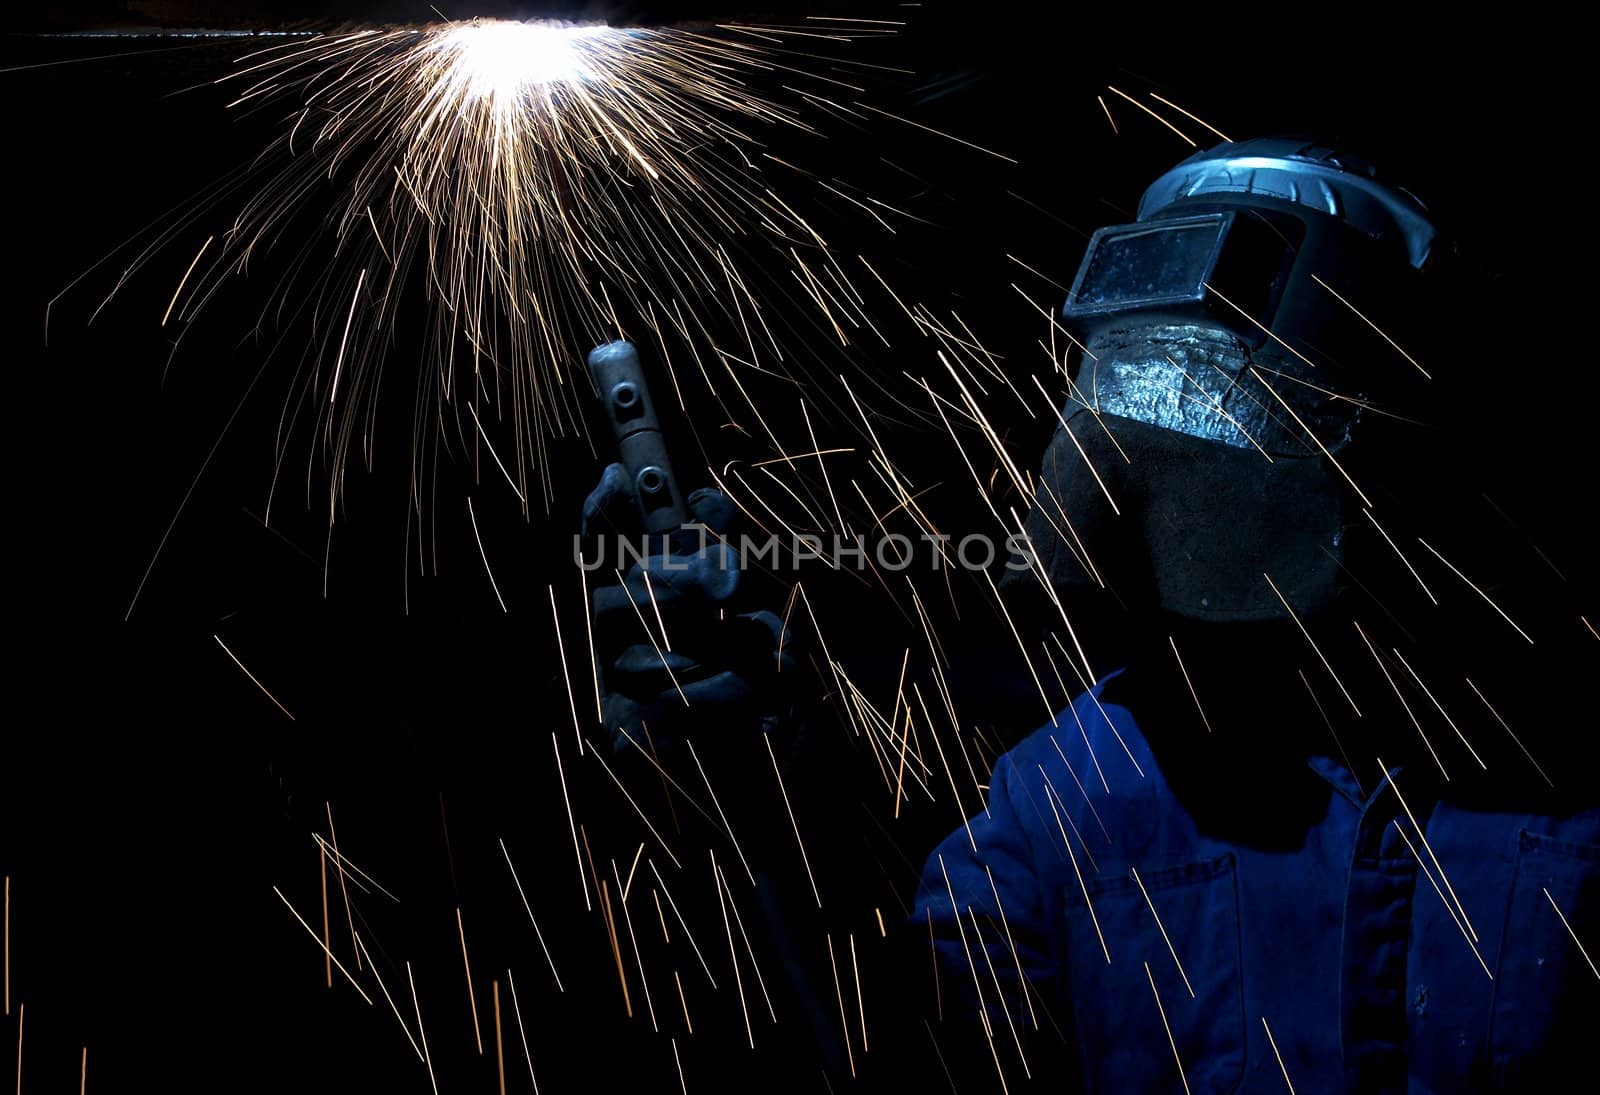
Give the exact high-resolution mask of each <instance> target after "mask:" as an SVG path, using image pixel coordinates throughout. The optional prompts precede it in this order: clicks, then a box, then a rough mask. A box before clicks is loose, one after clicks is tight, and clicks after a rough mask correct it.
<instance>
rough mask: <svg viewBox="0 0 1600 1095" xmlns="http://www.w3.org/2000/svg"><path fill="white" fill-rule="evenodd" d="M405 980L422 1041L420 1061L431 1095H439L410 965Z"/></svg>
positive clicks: (420, 1003)
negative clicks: (423, 1066) (426, 1076)
mask: <svg viewBox="0 0 1600 1095" xmlns="http://www.w3.org/2000/svg"><path fill="white" fill-rule="evenodd" d="M406 980H407V981H408V982H409V983H410V985H411V1006H412V1007H413V1008H415V1009H416V1012H417V1037H418V1038H420V1039H422V1061H423V1063H424V1064H425V1065H427V1066H428V1083H429V1084H430V1085H431V1086H432V1087H433V1095H439V1081H438V1080H436V1079H435V1078H434V1075H433V1055H432V1054H430V1053H429V1052H428V1034H427V1032H426V1031H424V1030H423V1029H422V1002H421V1001H420V1000H418V999H417V979H416V978H415V977H413V976H412V974H411V963H410V962H407V963H406Z"/></svg>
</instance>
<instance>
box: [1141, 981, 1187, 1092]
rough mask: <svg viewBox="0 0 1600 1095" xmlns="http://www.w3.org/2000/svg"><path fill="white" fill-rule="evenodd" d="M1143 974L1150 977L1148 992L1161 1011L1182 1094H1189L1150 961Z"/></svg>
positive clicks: (1157, 1008)
mask: <svg viewBox="0 0 1600 1095" xmlns="http://www.w3.org/2000/svg"><path fill="white" fill-rule="evenodd" d="M1144 975H1145V976H1146V977H1148V978H1149V979H1150V994H1151V995H1152V996H1154V997H1155V998H1156V1010H1157V1011H1159V1012H1160V1013H1161V1025H1162V1026H1163V1027H1165V1028H1166V1031H1167V1044H1168V1045H1169V1046H1171V1047H1172V1060H1173V1063H1175V1064H1176V1065H1177V1066H1178V1079H1179V1080H1182V1081H1183V1091H1184V1095H1189V1078H1188V1077H1187V1076H1185V1075H1184V1074H1183V1058H1182V1057H1179V1056H1178V1043H1177V1042H1175V1041H1173V1039H1172V1024H1170V1023H1168V1022H1167V1009H1166V1008H1164V1007H1162V1006H1161V993H1159V992H1157V991H1156V977H1155V974H1153V973H1151V972H1150V963H1149V962H1146V963H1145V964H1144Z"/></svg>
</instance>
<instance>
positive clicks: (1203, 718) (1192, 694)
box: [1167, 635, 1211, 996]
mask: <svg viewBox="0 0 1600 1095" xmlns="http://www.w3.org/2000/svg"><path fill="white" fill-rule="evenodd" d="M1167 641H1168V642H1169V643H1171V644H1172V656H1173V657H1174V658H1176V659H1177V660H1178V672H1180V673H1182V674H1183V683H1184V684H1186V685H1188V686H1189V696H1190V697H1191V698H1192V699H1193V700H1194V707H1195V710H1196V711H1198V712H1200V721H1201V722H1203V723H1205V724H1206V733H1208V734H1209V733H1211V720H1210V719H1208V718H1206V709H1205V708H1204V707H1202V706H1200V694H1199V693H1198V692H1196V691H1195V690H1194V682H1193V681H1192V680H1190V679H1189V671H1188V670H1187V669H1185V668H1184V667H1183V655H1182V654H1179V653H1178V640H1177V639H1175V638H1173V637H1172V636H1171V635H1168V636H1167ZM1189 995H1191V996H1193V995H1194V993H1193V992H1191V993H1190V994H1189Z"/></svg>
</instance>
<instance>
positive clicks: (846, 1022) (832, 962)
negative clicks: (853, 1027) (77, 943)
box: [19, 933, 856, 1079]
mask: <svg viewBox="0 0 1600 1095" xmlns="http://www.w3.org/2000/svg"><path fill="white" fill-rule="evenodd" d="M828 965H829V966H830V967H832V969H833V991H834V994H835V995H836V996H837V997H838V1000H839V1024H840V1026H841V1028H842V1029H843V1030H844V1052H845V1057H846V1059H848V1060H849V1062H850V1076H851V1078H852V1079H854V1078H855V1074H856V1055H855V1050H853V1049H852V1048H851V1046H850V1016H848V1015H847V1014H845V1010H844V987H843V985H841V984H840V981H839V962H838V960H837V959H835V958H834V955H833V935H832V934H831V933H830V934H829V935H828ZM19 1056H20V1051H19Z"/></svg>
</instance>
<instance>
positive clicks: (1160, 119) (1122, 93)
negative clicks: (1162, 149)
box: [1102, 84, 1200, 1090]
mask: <svg viewBox="0 0 1600 1095" xmlns="http://www.w3.org/2000/svg"><path fill="white" fill-rule="evenodd" d="M1106 90H1107V91H1110V92H1114V93H1115V94H1117V95H1120V96H1122V97H1123V98H1124V99H1126V100H1128V102H1130V103H1132V104H1133V105H1134V106H1136V107H1138V108H1139V109H1140V110H1142V111H1144V112H1145V113H1146V114H1148V115H1150V117H1152V118H1154V119H1155V120H1156V121H1158V122H1160V123H1161V124H1162V125H1164V126H1166V127H1167V128H1168V129H1170V130H1172V132H1174V133H1176V134H1177V135H1178V137H1179V138H1180V139H1181V140H1182V141H1183V142H1184V143H1185V144H1187V145H1188V146H1189V147H1190V148H1199V147H1200V146H1199V145H1198V144H1196V143H1195V141H1194V138H1192V137H1190V136H1189V135H1188V134H1187V133H1185V132H1184V131H1183V130H1181V129H1179V128H1178V127H1177V126H1175V125H1173V124H1172V123H1171V122H1169V121H1167V120H1166V119H1165V118H1163V117H1162V116H1161V115H1159V114H1157V113H1156V112H1155V111H1153V110H1151V109H1150V108H1149V107H1147V106H1145V105H1144V104H1143V103H1141V102H1140V101H1139V100H1138V99H1135V98H1134V97H1133V96H1132V95H1129V94H1128V93H1127V92H1126V91H1120V90H1118V89H1117V88H1114V87H1112V86H1111V85H1110V84H1107V85H1106ZM1102 105H1103V104H1102ZM1188 1086H1189V1085H1188V1084H1185V1085H1184V1089H1185V1090H1188Z"/></svg>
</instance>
